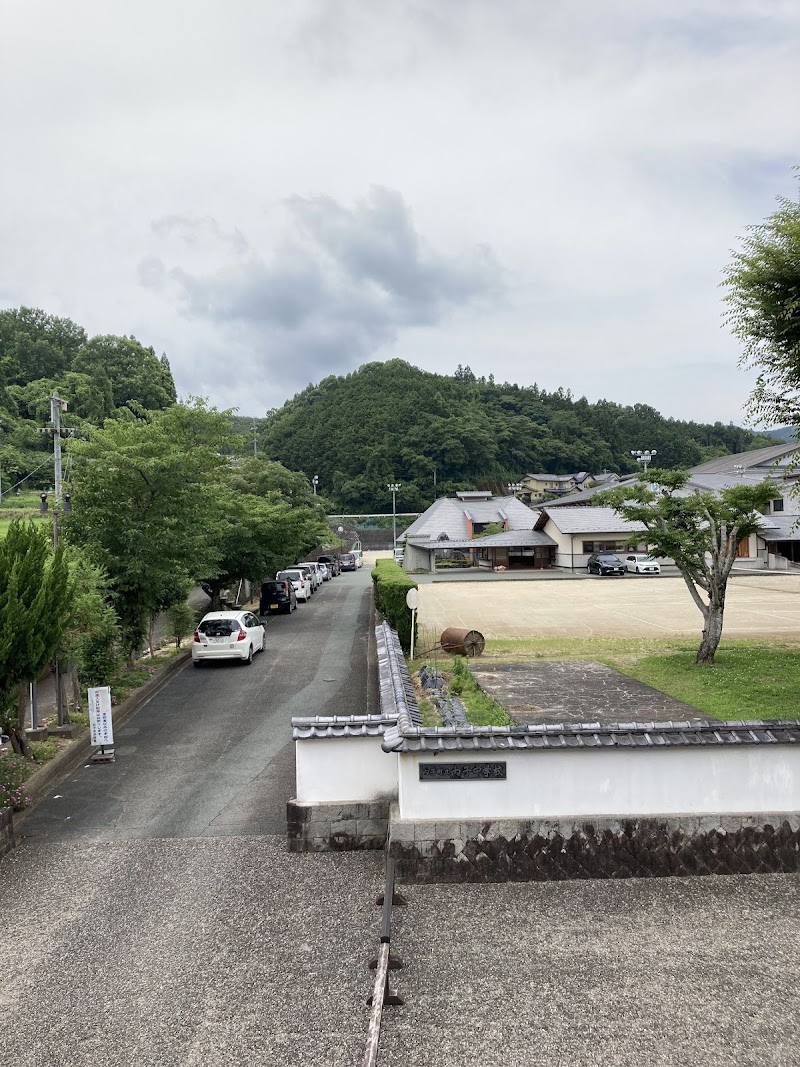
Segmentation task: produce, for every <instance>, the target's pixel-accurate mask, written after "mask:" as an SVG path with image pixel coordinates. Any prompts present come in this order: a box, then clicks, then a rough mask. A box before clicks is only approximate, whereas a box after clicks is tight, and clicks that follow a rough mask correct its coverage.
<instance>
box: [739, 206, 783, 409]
mask: <svg viewBox="0 0 800 1067" xmlns="http://www.w3.org/2000/svg"><path fill="white" fill-rule="evenodd" d="M779 203H780V207H779V208H778V210H777V211H775V212H774V213H773V214H772V215H770V216H769V218H768V219H766V220H765V221H764V222H762V223H760V224H758V225H756V226H752V227H750V230H749V232H748V235H747V236H746V237H745V238H744V240H743V241H742V247H741V248H740V249H739V251H737V252H736V253H734V256H733V259H732V261H731V263H730V265H729V267H728V269H727V272H726V276H725V286H726V288H727V295H726V298H725V299H726V301H727V303H728V306H729V315H728V322H729V324H730V326H731V329H732V330H733V333H734V334H735V336H736V337H737V338H738V339H739V340H740V341H741V342H742V343H743V345H744V352H743V355H742V362H743V363H744V364H745V365H747V366H750V367H753V368H755V369H756V370H757V371H758V378H757V381H756V388H755V389H754V391H753V394H752V396H751V398H750V405H749V406H750V411H751V413H752V415H753V416H754V417H757V418H759V419H760V420H762V421H764V422H767V423H770V424H774V423H791V424H792V425H796V424H797V423H798V421H800V201H792V200H787V199H785V198H781V199H780V200H779Z"/></svg>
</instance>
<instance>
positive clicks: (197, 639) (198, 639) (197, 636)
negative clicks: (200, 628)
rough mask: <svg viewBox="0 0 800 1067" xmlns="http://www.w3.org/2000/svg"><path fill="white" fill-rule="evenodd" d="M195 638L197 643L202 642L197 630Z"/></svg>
mask: <svg viewBox="0 0 800 1067" xmlns="http://www.w3.org/2000/svg"><path fill="white" fill-rule="evenodd" d="M194 640H195V643H196V644H198V645H199V644H200V634H199V633H198V632H197V630H195V632H194Z"/></svg>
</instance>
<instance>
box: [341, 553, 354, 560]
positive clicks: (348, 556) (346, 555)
mask: <svg viewBox="0 0 800 1067" xmlns="http://www.w3.org/2000/svg"><path fill="white" fill-rule="evenodd" d="M355 558H356V557H355V556H354V555H353V553H352V552H343V553H342V554H341V556H339V559H340V560H347V562H349V561H350V560H352V559H355Z"/></svg>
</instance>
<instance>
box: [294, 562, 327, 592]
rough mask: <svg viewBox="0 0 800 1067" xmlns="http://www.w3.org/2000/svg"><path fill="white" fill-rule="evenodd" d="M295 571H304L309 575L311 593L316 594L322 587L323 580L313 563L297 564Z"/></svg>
mask: <svg viewBox="0 0 800 1067" xmlns="http://www.w3.org/2000/svg"><path fill="white" fill-rule="evenodd" d="M295 569H296V570H299V571H304V572H305V574H307V575H308V577H309V580H310V582H311V592H312V593H316V591H317V590H318V589H319V587H320V586H321V585H322V579H321V578H320V576H319V571H318V570H317V568H316V567H314V566H313V565H312V564H311V563H295Z"/></svg>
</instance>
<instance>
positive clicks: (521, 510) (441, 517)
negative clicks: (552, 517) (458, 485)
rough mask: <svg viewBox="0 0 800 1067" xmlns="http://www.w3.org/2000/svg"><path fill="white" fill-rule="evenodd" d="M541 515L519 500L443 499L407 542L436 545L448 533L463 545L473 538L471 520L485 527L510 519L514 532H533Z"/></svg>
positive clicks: (421, 519) (412, 530)
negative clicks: (422, 542) (484, 524)
mask: <svg viewBox="0 0 800 1067" xmlns="http://www.w3.org/2000/svg"><path fill="white" fill-rule="evenodd" d="M538 515H539V513H538V512H537V511H532V510H531V508H529V507H528V505H527V504H523V503H522V501H521V500H517V498H516V497H515V496H493V497H489V499H488V500H487V499H485V498H482V499H480V500H475V499H471V500H456V499H454V498H453V497H439V499H438V500H435V501H434V502H433V504H431V506H430V507H429V508H428V510H427V511H425V512H423V513H422V515H420V517H419V518H418V519H415V520H414V522H412V523H411V525H410V526H409V527H408V529H407V530H406V532H405V537H404V538H403V539H404V540H406V541H417V540H420V539H422V540H424V539H425V538H429V539H430V540H431V541H435V540H436V539H437V538H438V537H439V535H440V534H443V533H445V534H447V536H448V537H449V538H450V539H451V540H453V541H463V540H466V539H467V538H468V537H469V527H468V525H467V520H468V519H472V521H473V522H481V523H486V522H504V521H505V520H506V519H507V520H508V525H509V528H510V529H512V530H531V529H533V525H534V523H535V522H536V519H537V518H538ZM398 540H400V538H398Z"/></svg>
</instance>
